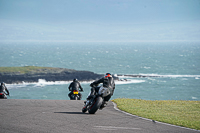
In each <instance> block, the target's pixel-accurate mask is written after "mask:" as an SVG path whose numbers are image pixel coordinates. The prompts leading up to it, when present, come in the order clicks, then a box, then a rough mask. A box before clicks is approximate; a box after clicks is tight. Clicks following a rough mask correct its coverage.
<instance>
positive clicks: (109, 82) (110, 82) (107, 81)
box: [87, 73, 115, 109]
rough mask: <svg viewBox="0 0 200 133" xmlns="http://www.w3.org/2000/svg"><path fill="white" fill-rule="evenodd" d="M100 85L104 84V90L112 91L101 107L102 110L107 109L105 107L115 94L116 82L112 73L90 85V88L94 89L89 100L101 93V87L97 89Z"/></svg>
mask: <svg viewBox="0 0 200 133" xmlns="http://www.w3.org/2000/svg"><path fill="white" fill-rule="evenodd" d="M100 83H103V87H104V88H108V89H109V90H110V94H109V95H108V96H106V97H105V98H104V102H103V104H102V105H101V107H100V109H102V108H104V107H105V105H106V104H107V102H108V101H109V100H110V98H111V96H112V95H113V93H114V89H115V82H114V79H113V77H112V75H111V74H110V73H106V74H105V76H104V77H103V78H101V79H99V80H96V81H94V82H93V83H91V84H90V86H91V87H92V88H91V92H90V94H89V96H88V98H87V100H90V99H91V98H92V97H93V96H94V94H95V92H99V89H100V87H97V86H98V85H99V84H100Z"/></svg>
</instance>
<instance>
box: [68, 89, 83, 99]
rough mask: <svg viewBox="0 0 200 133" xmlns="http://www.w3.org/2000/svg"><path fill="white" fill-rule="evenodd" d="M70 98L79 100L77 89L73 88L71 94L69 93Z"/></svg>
mask: <svg viewBox="0 0 200 133" xmlns="http://www.w3.org/2000/svg"><path fill="white" fill-rule="evenodd" d="M70 100H81V98H80V96H79V91H77V90H74V91H73V93H72V95H71V98H70Z"/></svg>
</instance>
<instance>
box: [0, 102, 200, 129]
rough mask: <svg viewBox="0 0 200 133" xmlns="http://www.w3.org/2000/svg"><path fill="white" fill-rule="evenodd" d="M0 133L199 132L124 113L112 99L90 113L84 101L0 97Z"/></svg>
mask: <svg viewBox="0 0 200 133" xmlns="http://www.w3.org/2000/svg"><path fill="white" fill-rule="evenodd" d="M0 105H1V108H0V118H1V120H0V133H102V132H104V133H197V132H198V133H199V132H200V131H197V130H192V129H187V128H181V127H177V126H172V125H167V124H162V123H159V122H153V121H151V120H145V119H143V118H140V117H137V116H132V115H129V114H125V113H123V112H121V111H119V110H116V109H115V108H114V104H113V103H112V102H109V103H108V106H107V107H106V108H104V109H103V110H98V111H97V112H96V114H94V115H91V114H88V113H82V112H81V109H82V107H83V101H69V100H31V99H30V100H28V99H20V100H18V99H17V100H15V99H5V100H4V99H0Z"/></svg>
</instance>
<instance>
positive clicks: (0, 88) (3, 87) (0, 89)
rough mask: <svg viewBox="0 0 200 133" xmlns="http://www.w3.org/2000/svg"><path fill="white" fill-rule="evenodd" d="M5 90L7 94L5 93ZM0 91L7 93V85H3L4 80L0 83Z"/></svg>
mask: <svg viewBox="0 0 200 133" xmlns="http://www.w3.org/2000/svg"><path fill="white" fill-rule="evenodd" d="M6 92H7V94H6ZM0 93H4V94H5V95H9V94H10V93H9V91H8V89H7V87H6V86H5V84H4V82H2V83H1V86H0ZM0 98H3V97H0ZM4 98H7V97H4Z"/></svg>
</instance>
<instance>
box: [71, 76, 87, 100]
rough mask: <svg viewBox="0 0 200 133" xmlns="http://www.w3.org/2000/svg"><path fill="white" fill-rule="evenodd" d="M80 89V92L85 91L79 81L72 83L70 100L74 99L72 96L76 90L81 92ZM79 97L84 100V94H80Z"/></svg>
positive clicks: (75, 80)
mask: <svg viewBox="0 0 200 133" xmlns="http://www.w3.org/2000/svg"><path fill="white" fill-rule="evenodd" d="M79 88H80V91H83V88H82V87H81V84H80V83H79V82H78V80H77V79H74V80H73V82H71V84H70V85H69V87H68V89H69V91H71V92H70V93H69V94H68V96H69V97H70V99H72V97H71V95H72V94H73V91H74V90H77V91H79ZM78 95H79V98H80V99H81V98H82V94H81V93H78Z"/></svg>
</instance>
